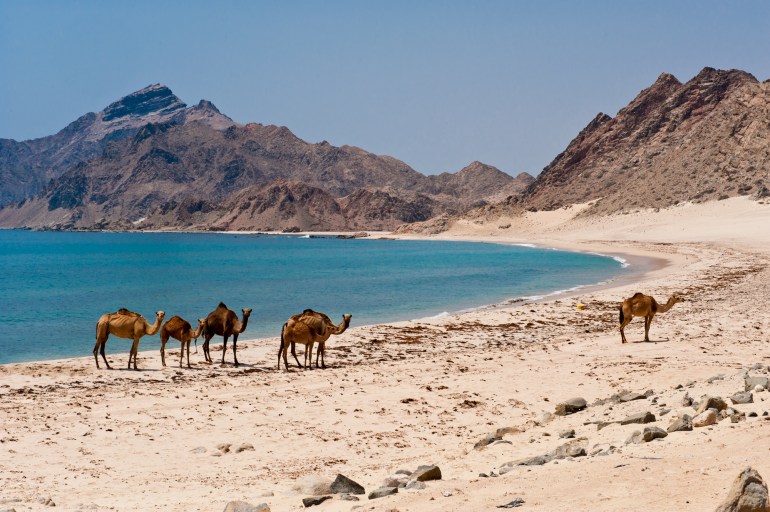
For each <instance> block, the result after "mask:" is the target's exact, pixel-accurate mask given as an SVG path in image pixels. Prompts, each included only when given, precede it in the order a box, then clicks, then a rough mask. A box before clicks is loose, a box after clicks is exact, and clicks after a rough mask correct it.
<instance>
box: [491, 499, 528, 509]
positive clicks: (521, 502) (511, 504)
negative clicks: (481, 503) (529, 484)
mask: <svg viewBox="0 0 770 512" xmlns="http://www.w3.org/2000/svg"><path fill="white" fill-rule="evenodd" d="M522 505H524V500H523V499H521V498H516V499H515V500H513V501H511V502H509V503H506V504H505V505H498V506H497V508H516V507H520V506H522Z"/></svg>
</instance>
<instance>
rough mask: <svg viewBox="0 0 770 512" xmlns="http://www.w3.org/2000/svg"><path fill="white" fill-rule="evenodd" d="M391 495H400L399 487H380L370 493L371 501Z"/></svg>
mask: <svg viewBox="0 0 770 512" xmlns="http://www.w3.org/2000/svg"><path fill="white" fill-rule="evenodd" d="M391 494H398V487H380V488H379V489H375V490H373V491H372V492H370V493H369V499H370V500H376V499H377V498H384V497H385V496H390V495H391Z"/></svg>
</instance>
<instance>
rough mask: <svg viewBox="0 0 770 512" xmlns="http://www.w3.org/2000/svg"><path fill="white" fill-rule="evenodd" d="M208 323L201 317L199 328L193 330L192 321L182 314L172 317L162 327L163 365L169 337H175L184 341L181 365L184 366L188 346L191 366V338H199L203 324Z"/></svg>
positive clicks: (188, 361)
mask: <svg viewBox="0 0 770 512" xmlns="http://www.w3.org/2000/svg"><path fill="white" fill-rule="evenodd" d="M205 324H206V320H205V319H203V318H200V319H199V320H198V328H197V329H195V330H194V331H193V328H192V326H191V325H190V322H188V321H187V320H185V319H184V318H182V317H181V316H173V317H171V318H170V319H169V320H168V321H167V322H166V323H165V324H163V327H161V328H160V360H161V362H162V363H163V366H166V350H165V349H166V342H167V341H168V338H169V337H171V338H174V339H175V340H179V341H180V342H181V343H182V353H181V354H179V367H180V368H181V367H182V361H183V360H184V349H185V345H186V346H187V367H188V368H190V340H191V339H192V338H195V339H196V340H197V339H198V336H200V335H201V333H202V332H203V326H204V325H205Z"/></svg>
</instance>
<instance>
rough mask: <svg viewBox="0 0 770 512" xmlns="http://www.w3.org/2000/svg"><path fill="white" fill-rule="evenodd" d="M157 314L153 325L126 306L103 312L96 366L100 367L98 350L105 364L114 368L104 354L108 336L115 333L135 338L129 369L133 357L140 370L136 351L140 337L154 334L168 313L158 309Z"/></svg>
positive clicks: (95, 346) (99, 323)
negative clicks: (114, 310) (113, 311)
mask: <svg viewBox="0 0 770 512" xmlns="http://www.w3.org/2000/svg"><path fill="white" fill-rule="evenodd" d="M155 314H156V316H157V318H156V319H155V323H154V324H152V325H150V324H149V323H147V320H145V319H144V317H143V316H142V315H140V314H139V313H134V312H133V311H129V310H127V309H126V308H121V309H119V310H117V311H116V312H115V313H105V314H103V315H102V316H101V317H100V318H99V321H98V322H97V323H96V345H94V360H95V361H96V367H97V368H99V358H98V357H97V355H96V353H97V351H98V352H100V353H101V354H102V359H104V364H105V365H107V368H109V369H112V368H111V367H110V363H108V362H107V357H106V356H105V355H104V348H105V347H106V346H107V338H108V337H109V335H110V334H113V335H115V336H117V337H118V338H128V339H133V340H134V344H133V345H131V351H130V352H129V354H128V369H129V370H130V369H131V360H132V359H133V360H134V370H138V368H137V367H136V353H137V352H138V350H139V339H140V338H141V337H142V336H154V335H155V334H156V333H157V332H158V330H159V329H160V323H161V322H162V321H163V317H164V316H165V315H166V313H164V312H163V311H158V312H157V313H155Z"/></svg>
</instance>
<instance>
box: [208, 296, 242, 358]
mask: <svg viewBox="0 0 770 512" xmlns="http://www.w3.org/2000/svg"><path fill="white" fill-rule="evenodd" d="M241 311H243V320H238V315H236V314H235V312H234V311H232V310H229V309H227V306H225V304H224V303H223V302H220V303H219V306H217V309H215V310H214V311H212V312H211V313H209V316H207V317H206V321H205V325H204V326H203V334H204V340H205V341H204V342H203V355H204V356H205V357H206V361H208V362H209V363H210V362H212V361H211V354H210V353H209V341H210V340H211V338H213V337H214V336H215V335H216V336H222V338H224V340H225V341H224V344H223V345H222V364H225V352H227V338H229V337H230V336H232V337H233V361H234V363H235V366H238V353H237V343H238V335H239V334H240V333H242V332H243V331H245V330H246V324H248V323H249V315H250V314H251V309H249V308H245V309H242V310H241Z"/></svg>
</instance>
